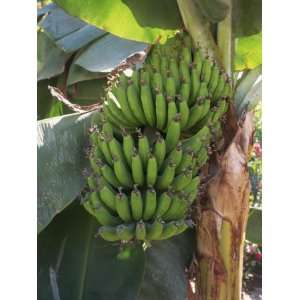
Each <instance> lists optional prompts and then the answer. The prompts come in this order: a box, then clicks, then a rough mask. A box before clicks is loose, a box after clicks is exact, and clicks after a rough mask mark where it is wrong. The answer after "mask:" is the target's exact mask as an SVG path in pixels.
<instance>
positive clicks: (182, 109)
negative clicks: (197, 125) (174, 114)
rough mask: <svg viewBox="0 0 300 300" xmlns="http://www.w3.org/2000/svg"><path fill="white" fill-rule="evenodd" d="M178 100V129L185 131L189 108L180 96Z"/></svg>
mask: <svg viewBox="0 0 300 300" xmlns="http://www.w3.org/2000/svg"><path fill="white" fill-rule="evenodd" d="M177 98H178V100H179V105H178V110H179V113H180V128H181V130H183V129H185V127H186V125H187V123H188V120H189V116H190V108H189V105H188V103H187V101H185V100H182V99H181V97H180V96H178V97H177Z"/></svg>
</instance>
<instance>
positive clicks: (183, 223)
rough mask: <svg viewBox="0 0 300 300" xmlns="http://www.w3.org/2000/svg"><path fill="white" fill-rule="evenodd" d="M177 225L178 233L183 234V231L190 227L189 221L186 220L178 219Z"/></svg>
mask: <svg viewBox="0 0 300 300" xmlns="http://www.w3.org/2000/svg"><path fill="white" fill-rule="evenodd" d="M175 226H176V227H177V231H176V235H177V234H181V233H182V232H184V231H185V230H186V229H188V228H189V226H188V224H187V221H185V220H179V221H176V222H175Z"/></svg>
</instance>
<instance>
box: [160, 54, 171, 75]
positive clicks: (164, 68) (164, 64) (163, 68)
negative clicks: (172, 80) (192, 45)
mask: <svg viewBox="0 0 300 300" xmlns="http://www.w3.org/2000/svg"><path fill="white" fill-rule="evenodd" d="M168 69H169V62H168V58H167V57H166V56H161V60H160V73H161V75H162V77H163V79H165V78H167V73H168Z"/></svg>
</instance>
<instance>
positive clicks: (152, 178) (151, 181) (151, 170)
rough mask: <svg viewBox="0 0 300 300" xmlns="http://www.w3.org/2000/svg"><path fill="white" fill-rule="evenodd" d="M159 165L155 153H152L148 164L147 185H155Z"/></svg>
mask: <svg viewBox="0 0 300 300" xmlns="http://www.w3.org/2000/svg"><path fill="white" fill-rule="evenodd" d="M157 172H158V166H157V161H156V158H155V156H154V155H152V154H150V156H149V159H148V164H147V185H148V186H150V185H151V186H154V185H155V183H156V179H157Z"/></svg>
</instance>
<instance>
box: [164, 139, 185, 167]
mask: <svg viewBox="0 0 300 300" xmlns="http://www.w3.org/2000/svg"><path fill="white" fill-rule="evenodd" d="M182 155H183V151H182V144H181V142H179V143H178V144H177V145H176V147H175V148H174V149H173V150H172V151H171V153H170V154H169V155H168V157H167V158H166V159H165V161H164V163H163V165H162V168H163V169H164V168H165V167H166V166H167V164H168V163H169V162H172V163H174V165H175V167H177V166H178V165H179V164H180V163H181V160H182Z"/></svg>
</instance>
